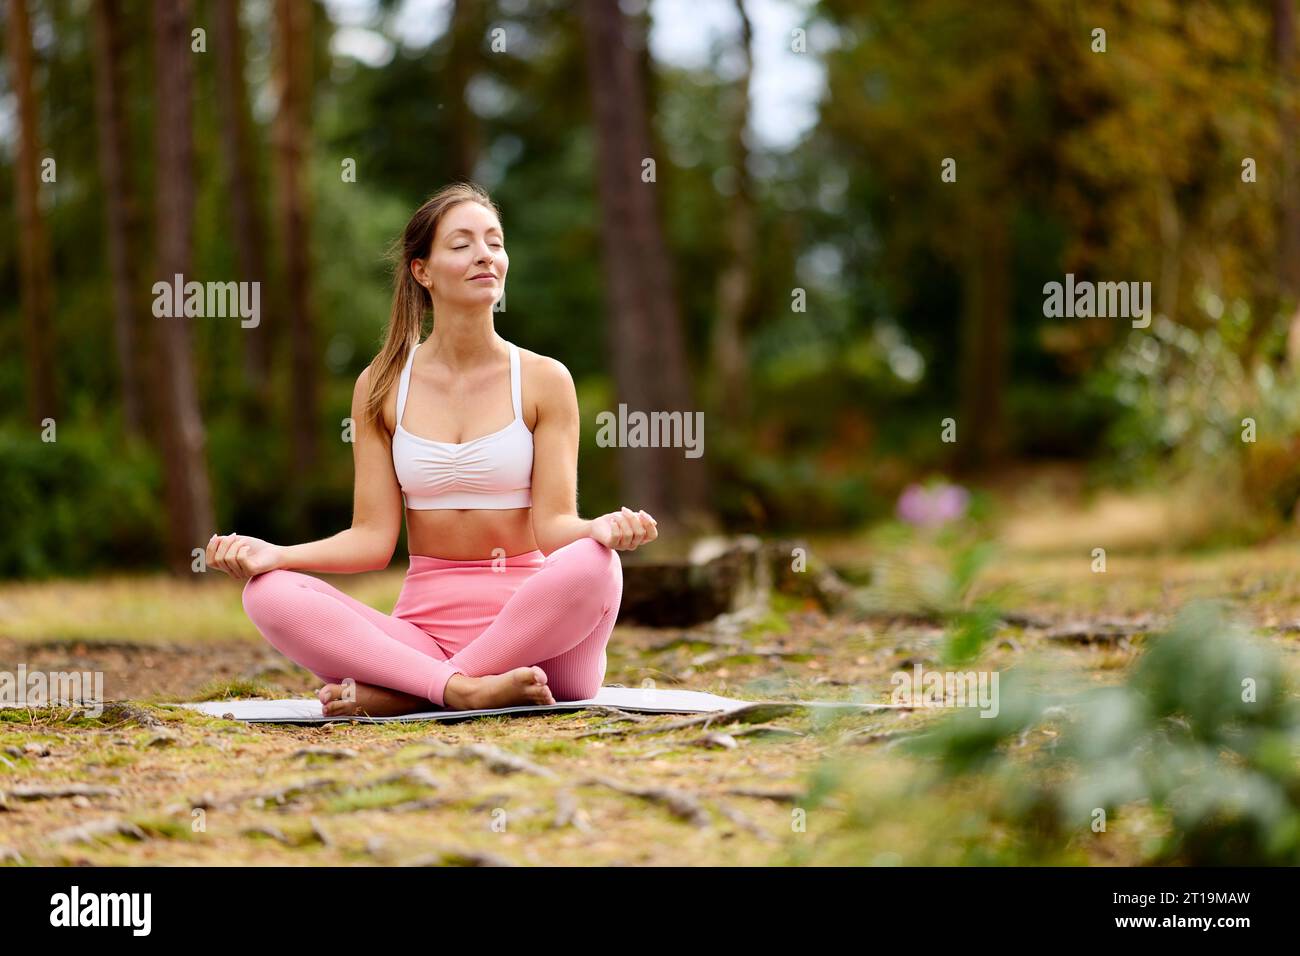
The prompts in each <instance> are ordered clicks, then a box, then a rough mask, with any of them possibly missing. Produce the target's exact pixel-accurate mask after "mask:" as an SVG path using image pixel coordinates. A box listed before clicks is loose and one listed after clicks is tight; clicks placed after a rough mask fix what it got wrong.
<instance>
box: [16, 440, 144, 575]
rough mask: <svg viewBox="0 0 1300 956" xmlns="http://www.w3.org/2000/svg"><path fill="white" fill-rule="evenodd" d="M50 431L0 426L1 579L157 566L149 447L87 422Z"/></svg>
mask: <svg viewBox="0 0 1300 956" xmlns="http://www.w3.org/2000/svg"><path fill="white" fill-rule="evenodd" d="M55 435H56V439H57V440H55V441H51V442H45V441H42V440H41V432H40V431H39V430H37V429H36V428H33V427H30V426H28V427H24V426H21V425H8V426H5V427H3V428H0V461H3V462H4V466H3V468H0V501H3V502H4V509H5V516H6V528H5V533H4V534H3V535H0V577H5V578H12V577H48V576H51V575H54V574H75V573H83V572H86V571H90V570H92V569H96V568H103V567H111V568H113V569H118V568H128V567H148V566H156V565H157V564H158V562H159V561H160V559H161V554H162V532H163V521H164V517H163V514H162V505H161V487H162V486H161V477H160V474H159V471H158V466H157V462H156V461H155V460H154V457H153V455H152V453H151V452H149V450H148V449H147V448H143V447H139V446H136V445H131V444H125V443H123V442H122V441H121V440H119V439H118V438H116V437H115V436H114V435H113V434H111V433H110V432H108V431H100V430H96V429H93V428H83V427H75V426H71V425H67V424H65V425H62V426H60V427H59V428H58V430H57V431H56V433H55Z"/></svg>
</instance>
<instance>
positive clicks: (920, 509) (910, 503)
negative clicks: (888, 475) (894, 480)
mask: <svg viewBox="0 0 1300 956" xmlns="http://www.w3.org/2000/svg"><path fill="white" fill-rule="evenodd" d="M969 504H970V492H968V491H967V490H966V489H965V488H963V487H961V486H960V485H950V484H946V483H944V482H939V483H937V484H933V485H931V486H930V487H928V488H926V487H923V486H922V485H918V484H915V483H913V484H910V485H908V486H907V487H906V488H905V489H903V493H902V494H901V495H899V498H898V517H899V518H900V519H901V520H902V521H906V522H907V523H908V524H911V525H916V526H917V527H919V528H933V527H937V526H939V525H941V524H946V523H947V522H949V521H956V520H958V519H959V518H961V517H962V516H963V515H965V514H966V507H967V505H969Z"/></svg>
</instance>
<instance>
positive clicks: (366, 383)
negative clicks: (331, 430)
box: [352, 362, 397, 434]
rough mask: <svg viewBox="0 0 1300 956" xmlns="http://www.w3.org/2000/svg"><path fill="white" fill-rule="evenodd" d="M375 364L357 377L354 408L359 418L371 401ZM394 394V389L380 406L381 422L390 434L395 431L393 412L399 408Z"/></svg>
mask: <svg viewBox="0 0 1300 956" xmlns="http://www.w3.org/2000/svg"><path fill="white" fill-rule="evenodd" d="M374 364H375V363H374V362H371V363H370V364H369V365H367V366H366V367H365V368H363V369H362V370H361V374H360V375H358V376H357V384H356V385H355V386H354V387H353V389H352V408H353V410H354V411H355V413H356V415H357V416H358V418H360V417H362V413H363V411H364V409H365V407H366V403H367V402H368V401H369V399H370V383H371V382H372V381H373V380H374V376H375V371H374ZM394 392H395V390H394V389H393V388H389V389H388V394H387V395H385V396H384V401H383V404H382V405H381V406H380V412H379V415H380V421H381V422H382V423H383V426H384V430H385V431H387V432H388V433H389V434H391V433H392V431H393V424H392V419H393V412H394V411H395V410H396V408H397V399H396V397H395V394H394ZM390 406H391V407H390ZM358 424H359V425H364V424H366V423H364V422H358Z"/></svg>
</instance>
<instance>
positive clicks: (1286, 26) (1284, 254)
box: [1273, 0, 1300, 368]
mask: <svg viewBox="0 0 1300 956" xmlns="http://www.w3.org/2000/svg"><path fill="white" fill-rule="evenodd" d="M1295 28H1296V24H1295V2H1294V0H1273V51H1274V54H1275V57H1276V60H1277V79H1278V94H1279V96H1280V102H1279V104H1278V117H1277V119H1278V133H1279V136H1278V139H1279V142H1280V145H1281V154H1280V157H1279V158H1280V160H1281V169H1280V170H1279V180H1280V183H1281V191H1280V195H1279V197H1278V204H1279V209H1278V231H1279V242H1278V280H1279V281H1278V286H1279V290H1280V291H1281V293H1282V296H1283V298H1284V299H1285V298H1287V297H1289V298H1290V299H1291V300H1292V301H1291V308H1293V309H1295V312H1294V314H1293V315H1292V316H1291V323H1290V328H1289V330H1288V334H1287V353H1288V357H1289V359H1290V362H1291V366H1292V367H1293V368H1295V367H1300V301H1297V300H1300V182H1297V181H1296V180H1297V176H1298V175H1300V158H1297V156H1296V148H1297V146H1300V135H1297V131H1298V128H1300V117H1297V115H1296V114H1297V109H1298V106H1300V104H1297V102H1296V76H1295V71H1296V55H1295V46H1296V43H1295Z"/></svg>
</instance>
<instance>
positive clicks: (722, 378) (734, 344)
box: [711, 0, 758, 433]
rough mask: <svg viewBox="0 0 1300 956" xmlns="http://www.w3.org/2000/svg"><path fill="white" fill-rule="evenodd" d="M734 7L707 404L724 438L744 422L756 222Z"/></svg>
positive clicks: (744, 34) (748, 39) (744, 30)
mask: <svg viewBox="0 0 1300 956" xmlns="http://www.w3.org/2000/svg"><path fill="white" fill-rule="evenodd" d="M735 3H736V12H737V13H738V14H739V16H740V23H741V45H740V49H741V52H742V54H743V62H744V71H743V72H742V73H741V76H740V78H739V79H738V80H737V82H736V86H735V89H734V90H733V91H731V97H730V99H731V103H730V106H731V108H730V110H729V111H728V113H727V115H726V117H725V122H726V126H727V136H728V139H729V141H730V150H729V152H730V156H731V167H732V168H733V169H734V170H735V171H736V179H735V187H736V190H735V193H734V194H733V195H732V196H731V200H730V202H729V203H728V209H727V220H726V224H725V233H726V249H727V262H726V264H725V265H724V266H723V268H722V272H721V274H720V275H719V277H718V290H717V296H718V317H717V323H716V324H715V325H714V328H713V374H714V376H715V377H714V382H713V384H714V388H715V391H716V393H717V399H716V401H714V402H712V403H711V405H712V407H713V408H714V409H715V410H716V411H717V413H718V417H719V424H720V426H721V427H722V428H724V429H726V430H727V432H728V433H736V432H738V431H739V430H740V429H741V428H742V427H743V426H744V425H745V423H746V420H747V418H748V416H749V368H748V358H747V355H746V351H747V350H746V347H745V325H746V322H747V321H748V320H749V318H750V314H751V313H752V311H753V308H754V297H755V291H754V286H755V281H756V275H757V271H758V268H757V257H758V236H757V233H758V221H757V215H756V213H755V208H754V186H753V182H752V181H751V179H750V175H749V148H748V146H747V145H746V143H745V128H746V126H747V124H748V122H749V83H750V75H751V73H752V72H753V65H754V63H753V57H752V54H751V51H750V47H751V44H752V39H753V31H752V28H751V27H750V23H749V17H748V16H747V15H746V13H745V4H744V2H743V0H735Z"/></svg>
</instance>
